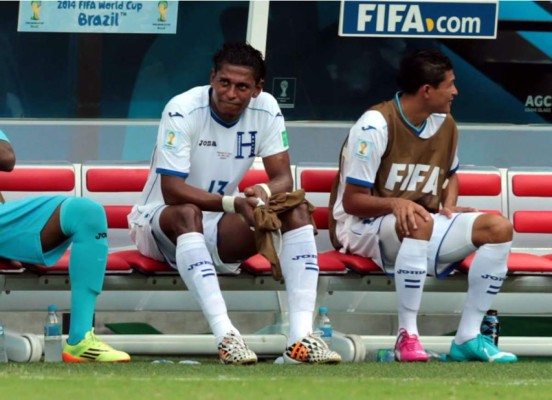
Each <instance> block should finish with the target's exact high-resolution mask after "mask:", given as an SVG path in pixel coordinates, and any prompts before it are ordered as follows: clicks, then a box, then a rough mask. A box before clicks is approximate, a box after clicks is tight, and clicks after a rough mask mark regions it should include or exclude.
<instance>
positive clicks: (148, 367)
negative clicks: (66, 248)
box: [0, 357, 552, 400]
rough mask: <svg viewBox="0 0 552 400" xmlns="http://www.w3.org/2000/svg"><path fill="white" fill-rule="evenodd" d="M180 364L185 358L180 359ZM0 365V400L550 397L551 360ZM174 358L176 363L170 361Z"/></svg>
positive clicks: (143, 360)
mask: <svg viewBox="0 0 552 400" xmlns="http://www.w3.org/2000/svg"><path fill="white" fill-rule="evenodd" d="M180 359H184V358H180ZM152 360H153V359H152V358H147V357H134V359H133V361H132V362H131V363H128V364H115V365H99V364H81V365H77V364H44V363H32V364H16V363H10V364H7V365H0V398H1V399H44V398H49V399H56V400H64V399H72V400H73V399H79V400H80V399H99V400H110V399H124V400H136V399H201V400H209V399H228V400H230V399H263V400H269V399H300V400H306V399H332V400H334V399H366V398H371V399H372V398H373V399H407V400H410V399H469V400H477V399H550V398H552V379H551V378H552V362H551V361H521V362H518V363H516V364H511V365H499V364H494V365H493V364H483V363H452V362H445V363H440V362H434V363H427V364H400V363H378V362H369V363H363V364H341V365H337V366H324V365H322V366H310V365H302V366H282V365H273V364H272V362H271V361H264V362H260V363H259V364H258V365H256V366H249V367H237V366H224V365H220V364H219V363H218V361H217V360H216V359H215V358H208V359H197V360H199V361H201V365H181V364H177V363H175V364H152V363H151V361H152ZM172 360H174V361H178V360H179V358H172Z"/></svg>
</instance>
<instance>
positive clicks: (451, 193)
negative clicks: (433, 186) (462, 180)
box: [441, 174, 459, 207]
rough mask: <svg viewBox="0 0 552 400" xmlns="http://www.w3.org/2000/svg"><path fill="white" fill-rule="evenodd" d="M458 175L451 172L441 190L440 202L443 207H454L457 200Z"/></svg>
mask: <svg viewBox="0 0 552 400" xmlns="http://www.w3.org/2000/svg"><path fill="white" fill-rule="evenodd" d="M458 190H459V189H458V175H456V174H452V175H451V176H449V177H448V180H447V185H446V187H445V188H444V190H443V197H442V199H441V204H442V205H443V207H454V206H456V204H457V202H458Z"/></svg>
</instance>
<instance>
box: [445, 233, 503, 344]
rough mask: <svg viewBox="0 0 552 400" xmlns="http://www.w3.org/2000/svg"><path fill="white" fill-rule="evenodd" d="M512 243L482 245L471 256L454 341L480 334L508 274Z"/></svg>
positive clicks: (464, 340) (457, 341)
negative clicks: (464, 299) (472, 256)
mask: <svg viewBox="0 0 552 400" xmlns="http://www.w3.org/2000/svg"><path fill="white" fill-rule="evenodd" d="M511 246H512V242H506V243H490V244H484V245H483V246H481V247H480V248H479V249H477V251H476V253H475V257H474V258H473V261H472V263H471V266H470V270H469V273H468V285H469V286H468V294H467V296H466V303H465V304H464V310H463V311H462V317H461V318H460V324H459V325H458V331H457V332H456V336H455V338H454V341H455V342H456V344H462V343H464V342H467V341H468V340H471V339H473V338H475V337H476V336H477V335H478V334H479V333H480V332H481V321H482V320H483V316H484V315H485V313H486V312H487V310H488V309H489V308H491V306H492V303H493V301H494V299H495V296H496V295H497V294H498V292H499V291H500V288H501V287H502V283H503V282H504V278H505V277H506V273H507V272H508V265H507V262H508V253H509V252H510V247H511Z"/></svg>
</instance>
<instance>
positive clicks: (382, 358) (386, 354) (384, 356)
mask: <svg viewBox="0 0 552 400" xmlns="http://www.w3.org/2000/svg"><path fill="white" fill-rule="evenodd" d="M376 361H378V362H393V361H395V349H379V350H378V351H377V352H376Z"/></svg>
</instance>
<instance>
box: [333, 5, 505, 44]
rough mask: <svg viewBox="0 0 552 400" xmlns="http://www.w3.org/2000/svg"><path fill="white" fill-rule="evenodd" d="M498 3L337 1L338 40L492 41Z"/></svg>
mask: <svg viewBox="0 0 552 400" xmlns="http://www.w3.org/2000/svg"><path fill="white" fill-rule="evenodd" d="M497 20H498V0H479V1H474V0H471V1H469V0H464V1H460V0H458V1H457V0H450V1H434V0H425V1H409V0H406V1H405V0H403V1H399V0H387V1H353V0H342V1H341V13H340V18H339V35H340V36H385V37H418V38H447V39H451V38H462V39H467V38H472V39H494V38H496V28H497Z"/></svg>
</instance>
